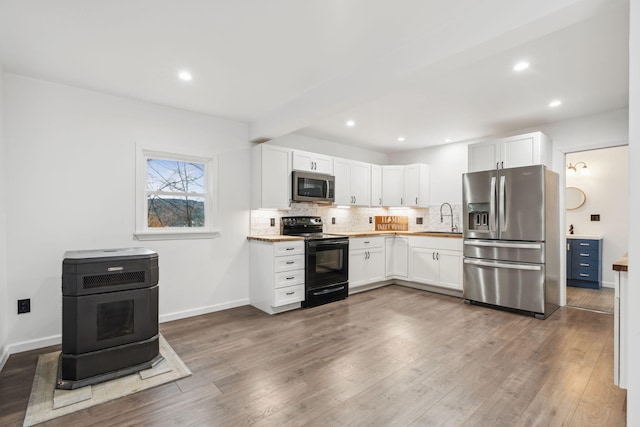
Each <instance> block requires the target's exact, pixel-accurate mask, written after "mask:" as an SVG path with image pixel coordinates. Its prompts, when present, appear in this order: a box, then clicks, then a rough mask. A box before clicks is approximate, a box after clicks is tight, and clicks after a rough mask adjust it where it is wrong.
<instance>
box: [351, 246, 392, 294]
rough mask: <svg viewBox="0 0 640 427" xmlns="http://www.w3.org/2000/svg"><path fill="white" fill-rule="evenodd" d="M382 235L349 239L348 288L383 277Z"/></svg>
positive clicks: (383, 248) (352, 288) (377, 280)
mask: <svg viewBox="0 0 640 427" xmlns="http://www.w3.org/2000/svg"><path fill="white" fill-rule="evenodd" d="M384 243H385V242H384V237H354V238H351V239H349V289H350V290H355V289H357V288H358V287H360V286H365V285H368V284H371V283H375V282H381V281H383V280H384V279H385V245H384Z"/></svg>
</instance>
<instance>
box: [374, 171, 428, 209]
mask: <svg viewBox="0 0 640 427" xmlns="http://www.w3.org/2000/svg"><path fill="white" fill-rule="evenodd" d="M382 204H383V206H406V207H421V208H426V207H428V206H429V166H428V165H425V164H413V165H406V166H382Z"/></svg>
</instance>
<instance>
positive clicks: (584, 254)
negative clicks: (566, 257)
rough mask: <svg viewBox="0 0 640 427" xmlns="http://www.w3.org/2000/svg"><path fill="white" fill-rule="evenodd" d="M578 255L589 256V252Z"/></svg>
mask: <svg viewBox="0 0 640 427" xmlns="http://www.w3.org/2000/svg"><path fill="white" fill-rule="evenodd" d="M580 256H590V255H589V254H582V253H581V254H580Z"/></svg>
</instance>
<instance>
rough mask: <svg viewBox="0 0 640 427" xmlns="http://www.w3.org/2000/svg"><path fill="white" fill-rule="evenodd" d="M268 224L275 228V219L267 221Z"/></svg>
mask: <svg viewBox="0 0 640 427" xmlns="http://www.w3.org/2000/svg"><path fill="white" fill-rule="evenodd" d="M269 224H271V226H272V227H275V226H276V219H275V218H271V219H270V220H269Z"/></svg>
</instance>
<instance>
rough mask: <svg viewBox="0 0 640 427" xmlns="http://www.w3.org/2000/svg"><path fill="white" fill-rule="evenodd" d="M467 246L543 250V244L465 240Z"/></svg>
mask: <svg viewBox="0 0 640 427" xmlns="http://www.w3.org/2000/svg"><path fill="white" fill-rule="evenodd" d="M464 244H465V245H469V246H488V247H491V248H514V249H542V244H541V243H508V242H487V241H485V240H480V241H475V240H465V241H464Z"/></svg>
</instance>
